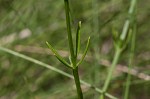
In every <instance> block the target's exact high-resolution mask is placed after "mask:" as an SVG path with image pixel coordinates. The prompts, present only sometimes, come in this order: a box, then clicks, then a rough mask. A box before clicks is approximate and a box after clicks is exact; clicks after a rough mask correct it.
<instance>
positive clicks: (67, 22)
mask: <svg viewBox="0 0 150 99" xmlns="http://www.w3.org/2000/svg"><path fill="white" fill-rule="evenodd" d="M64 3H65V12H66V25H67V33H68V41H69V48H70V54H71V61H72V63H73V65H75V54H74V47H73V40H72V34H71V24H70V14H69V1H68V0H64Z"/></svg>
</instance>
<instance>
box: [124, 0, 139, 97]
mask: <svg viewBox="0 0 150 99" xmlns="http://www.w3.org/2000/svg"><path fill="white" fill-rule="evenodd" d="M135 1H136V0H135ZM135 9H136V8H135ZM135 17H136V11H135V16H133V15H132V19H133V20H134V23H133V32H132V39H131V48H130V56H129V69H128V75H127V79H126V85H125V93H124V98H123V99H129V90H130V83H131V74H130V71H131V68H132V66H133V65H134V53H135V41H136V32H137V24H136V18H135Z"/></svg>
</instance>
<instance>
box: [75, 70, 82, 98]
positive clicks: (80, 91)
mask: <svg viewBox="0 0 150 99" xmlns="http://www.w3.org/2000/svg"><path fill="white" fill-rule="evenodd" d="M73 76H74V80H75V84H76V88H77V93H78V99H83V94H82V90H81V85H80V79H79V74H78V67H76V68H75V69H73Z"/></svg>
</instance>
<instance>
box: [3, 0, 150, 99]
mask: <svg viewBox="0 0 150 99" xmlns="http://www.w3.org/2000/svg"><path fill="white" fill-rule="evenodd" d="M149 3H150V1H148V0H138V5H137V29H138V30H137V37H136V52H135V59H134V62H135V66H133V67H132V68H133V70H132V72H131V74H132V80H131V89H130V94H129V96H130V99H149V98H150V94H149V92H150V82H149V81H150V76H149V75H150V65H149V64H150V46H149V45H150V33H149V27H150V21H149V16H150V6H149ZM129 4H130V0H97V1H96V0H95V1H94V0H82V1H81V0H70V7H71V9H70V10H71V18H72V19H71V20H72V28H73V39H75V32H76V27H77V23H78V21H80V20H81V21H82V29H81V41H82V42H81V43H82V44H81V46H83V47H81V53H82V52H83V50H84V48H85V45H86V39H87V38H88V36H89V35H90V36H91V40H92V41H91V44H90V48H89V51H88V54H87V57H86V59H85V61H84V62H83V63H82V65H81V66H79V73H80V78H81V79H83V80H84V81H86V82H88V83H90V84H92V85H95V86H96V87H98V88H102V85H103V84H104V81H105V78H106V75H107V69H108V67H109V66H110V62H111V61H112V59H113V57H114V47H113V43H112V28H115V29H116V30H117V31H118V32H121V30H122V28H123V24H124V22H125V20H126V18H127V16H128V15H127V12H128V8H129ZM64 11H65V10H64V2H63V0H42V1H41V0H21V1H20V0H0V46H3V47H6V48H9V49H11V50H14V51H16V52H19V53H22V54H25V55H27V56H29V57H32V58H35V59H37V60H40V61H42V62H44V63H47V64H50V65H52V66H53V67H56V68H58V69H60V70H63V71H65V72H67V73H70V74H71V71H69V70H68V69H67V68H66V67H64V66H63V64H61V63H60V62H59V61H58V60H57V59H56V58H55V57H54V56H53V55H52V54H51V53H50V51H49V50H48V49H47V46H46V44H45V41H48V42H50V43H51V44H52V45H53V46H54V47H55V48H56V49H58V50H59V51H60V53H61V55H62V56H64V57H66V56H67V55H68V50H69V47H68V43H67V33H66V32H67V31H66V23H65V12H64ZM128 50H129V48H126V50H125V51H124V52H123V54H122V56H121V57H120V59H119V64H120V65H117V69H116V70H115V72H114V74H113V79H112V81H111V86H110V88H109V90H108V92H109V93H110V94H111V95H113V96H116V97H118V98H119V99H122V98H123V94H124V88H125V87H124V85H125V81H126V76H127V64H128V57H129V54H128ZM82 89H83V94H84V97H85V99H98V97H99V93H98V92H96V91H95V90H93V89H91V88H88V87H86V86H85V85H82ZM76 97H77V96H76V88H75V85H74V81H73V80H72V79H69V78H67V77H65V76H63V75H61V74H59V73H56V72H54V71H51V70H49V69H47V68H44V67H41V66H39V65H37V64H34V63H32V62H30V61H27V60H24V59H21V58H18V57H16V56H13V55H11V54H8V53H5V52H3V51H0V99H76Z"/></svg>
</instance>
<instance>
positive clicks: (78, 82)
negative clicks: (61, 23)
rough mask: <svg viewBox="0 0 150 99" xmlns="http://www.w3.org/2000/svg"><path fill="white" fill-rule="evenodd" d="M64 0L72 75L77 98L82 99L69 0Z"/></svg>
mask: <svg viewBox="0 0 150 99" xmlns="http://www.w3.org/2000/svg"><path fill="white" fill-rule="evenodd" d="M64 2H65V12H66V24H67V32H68V41H69V48H70V53H71V64H72V65H73V69H72V71H73V76H74V80H75V84H76V88H77V94H78V99H83V94H82V90H81V85H80V78H79V74H78V67H77V63H76V60H77V58H76V56H77V55H75V53H74V47H73V40H72V34H71V23H70V14H69V1H68V0H64ZM79 27H80V26H79ZM77 47H78V46H77Z"/></svg>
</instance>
